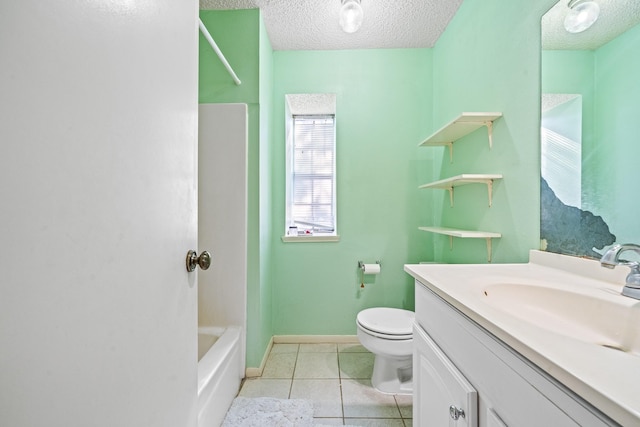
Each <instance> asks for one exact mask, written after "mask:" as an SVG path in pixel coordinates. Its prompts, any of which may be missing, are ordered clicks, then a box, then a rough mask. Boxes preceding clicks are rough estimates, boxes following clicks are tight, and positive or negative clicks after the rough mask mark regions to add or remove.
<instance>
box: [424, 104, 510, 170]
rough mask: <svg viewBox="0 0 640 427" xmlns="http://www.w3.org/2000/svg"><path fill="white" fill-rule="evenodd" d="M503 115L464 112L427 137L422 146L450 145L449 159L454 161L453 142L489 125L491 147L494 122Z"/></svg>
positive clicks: (490, 145)
mask: <svg viewBox="0 0 640 427" xmlns="http://www.w3.org/2000/svg"><path fill="white" fill-rule="evenodd" d="M500 117H502V113H462V114H460V115H459V116H458V117H456V118H455V119H453V120H452V121H450V122H449V123H447V124H446V125H444V126H443V127H442V128H440V129H439V130H437V131H436V132H435V133H433V134H432V135H431V136H430V137H428V138H427V139H425V140H424V141H423V142H422V143H421V144H420V146H426V147H430V146H448V147H449V159H450V160H451V161H452V162H453V143H454V142H455V141H457V140H458V139H460V138H462V137H463V136H466V135H468V134H470V133H471V132H473V131H475V130H476V129H479V128H481V127H482V126H486V127H487V132H488V134H489V149H491V148H492V146H493V122H494V120H496V119H498V118H500Z"/></svg>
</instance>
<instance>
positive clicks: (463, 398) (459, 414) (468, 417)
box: [413, 325, 478, 427]
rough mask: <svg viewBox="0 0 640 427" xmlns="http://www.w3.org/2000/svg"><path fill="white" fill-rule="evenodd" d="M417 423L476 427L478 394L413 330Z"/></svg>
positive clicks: (428, 340) (416, 328) (427, 339)
mask: <svg viewBox="0 0 640 427" xmlns="http://www.w3.org/2000/svg"><path fill="white" fill-rule="evenodd" d="M413 341H414V355H413V365H414V368H413V372H414V375H418V378H417V381H415V380H414V385H415V388H414V403H413V410H414V414H413V416H414V421H415V422H416V424H417V425H419V426H423V425H429V426H449V427H477V425H478V394H477V392H476V390H475V389H474V388H473V386H472V385H471V384H470V383H469V381H467V380H466V378H465V377H464V376H463V375H462V373H460V371H458V369H457V368H456V367H455V366H454V365H453V363H451V361H450V360H449V359H448V358H447V356H446V355H445V354H444V353H443V352H442V351H441V350H440V348H439V347H438V346H437V345H436V343H435V342H433V340H431V338H430V337H429V336H428V335H427V334H426V333H425V332H424V331H423V330H422V328H420V327H419V326H417V325H414V327H413Z"/></svg>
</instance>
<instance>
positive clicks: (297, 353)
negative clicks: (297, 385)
mask: <svg viewBox="0 0 640 427" xmlns="http://www.w3.org/2000/svg"><path fill="white" fill-rule="evenodd" d="M299 354H300V344H298V347H297V350H296V360H295V362H293V370H292V371H291V384H290V385H289V397H288V398H289V399H291V391H292V390H293V378H294V376H295V374H296V366H297V365H298V355H299Z"/></svg>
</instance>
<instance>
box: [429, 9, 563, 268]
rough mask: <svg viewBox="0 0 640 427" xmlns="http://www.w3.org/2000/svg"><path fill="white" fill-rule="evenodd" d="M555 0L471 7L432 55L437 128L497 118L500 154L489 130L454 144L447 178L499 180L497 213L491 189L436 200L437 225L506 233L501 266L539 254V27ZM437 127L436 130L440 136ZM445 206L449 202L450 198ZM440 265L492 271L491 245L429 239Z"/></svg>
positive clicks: (443, 167)
mask: <svg viewBox="0 0 640 427" xmlns="http://www.w3.org/2000/svg"><path fill="white" fill-rule="evenodd" d="M553 3H555V0H544V1H539V2H528V1H522V0H519V1H513V0H492V1H482V2H473V1H465V2H463V3H462V5H461V6H460V8H459V10H458V12H457V13H456V15H455V16H454V18H453V20H452V21H451V22H450V23H449V25H448V26H447V29H446V31H445V32H444V34H443V35H442V36H441V37H440V39H439V40H438V42H437V43H436V46H435V47H434V54H433V63H434V72H433V78H434V83H433V87H434V98H433V102H434V103H433V111H434V125H435V126H434V128H435V129H438V128H439V127H440V126H442V125H444V124H445V123H447V122H448V121H450V120H452V119H453V118H455V117H456V116H457V115H458V114H460V113H461V112H465V111H470V112H472V111H496V112H502V113H503V117H502V118H500V119H498V120H496V121H495V122H494V134H493V149H491V150H490V149H489V143H488V137H487V132H486V130H478V131H476V132H474V133H472V134H470V135H469V136H467V137H465V138H463V139H461V140H460V141H458V142H456V143H455V144H454V155H453V157H454V158H453V162H452V163H451V162H450V161H449V156H448V155H442V156H441V157H440V158H439V159H437V160H436V162H437V164H436V165H435V166H434V170H439V173H440V176H439V177H438V178H440V179H443V178H447V177H450V176H455V175H458V174H461V173H501V174H503V176H504V179H503V180H500V181H497V182H496V184H495V185H494V189H493V190H494V191H493V193H494V195H493V206H492V207H489V206H488V196H487V190H486V187H484V188H483V187H481V186H479V185H467V186H463V187H460V188H459V189H456V190H455V194H454V197H455V201H454V207H450V206H449V201H448V194H444V193H445V192H441V194H434V199H435V200H434V204H437V205H438V206H439V207H440V208H439V209H436V210H435V217H434V223H435V224H434V225H440V226H446V227H454V228H463V229H471V230H483V231H494V232H500V233H502V238H501V239H494V241H493V262H495V263H503V262H525V261H527V260H528V253H529V250H530V249H537V248H539V246H540V237H539V236H540V142H539V141H540V102H539V99H540V20H541V17H542V15H543V14H544V13H545V12H546V11H547V10H548V9H549V8H550V7H551V6H552V5H553ZM435 129H433V130H435ZM445 198H447V199H446V200H445ZM430 240H431V241H432V242H433V245H434V250H435V252H436V260H437V261H439V262H449V263H486V262H487V250H486V244H485V241H484V239H454V241H453V249H452V250H450V249H449V238H448V237H446V236H439V235H433V236H431V237H430Z"/></svg>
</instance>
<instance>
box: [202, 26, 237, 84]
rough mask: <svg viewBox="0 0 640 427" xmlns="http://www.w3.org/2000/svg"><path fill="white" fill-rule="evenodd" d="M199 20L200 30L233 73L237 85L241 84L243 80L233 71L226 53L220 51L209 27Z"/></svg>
mask: <svg viewBox="0 0 640 427" xmlns="http://www.w3.org/2000/svg"><path fill="white" fill-rule="evenodd" d="M198 20H199V21H200V24H199V25H200V32H202V35H203V36H204V38H205V39H207V41H208V42H209V44H210V45H211V47H212V48H213V50H214V51H215V52H216V54H217V55H218V58H220V61H222V65H224V68H226V69H227V71H228V72H229V74H231V78H232V79H233V81H234V82H235V83H236V85H238V86H240V84H241V83H242V82H241V81H240V79H239V78H238V76H237V75H236V73H235V72H234V71H233V68H231V65H229V62H227V59H226V58H225V57H224V55H223V54H222V52H221V51H220V48H219V47H218V45H217V44H216V42H215V41H214V40H213V37H211V34H209V31H208V30H207V27H205V26H204V24H203V23H202V19H198Z"/></svg>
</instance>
